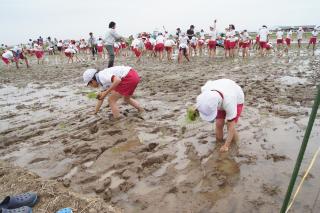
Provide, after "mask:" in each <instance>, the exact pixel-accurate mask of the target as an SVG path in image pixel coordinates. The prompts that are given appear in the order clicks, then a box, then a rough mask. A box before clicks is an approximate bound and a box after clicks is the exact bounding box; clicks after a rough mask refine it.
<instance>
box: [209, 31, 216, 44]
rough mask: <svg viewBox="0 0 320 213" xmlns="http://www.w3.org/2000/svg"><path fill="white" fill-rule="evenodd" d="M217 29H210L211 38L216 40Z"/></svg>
mask: <svg viewBox="0 0 320 213" xmlns="http://www.w3.org/2000/svg"><path fill="white" fill-rule="evenodd" d="M217 34H218V33H217V30H210V32H209V36H210V40H212V41H215V40H216V39H217Z"/></svg>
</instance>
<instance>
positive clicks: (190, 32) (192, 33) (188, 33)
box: [187, 25, 194, 41]
mask: <svg viewBox="0 0 320 213" xmlns="http://www.w3.org/2000/svg"><path fill="white" fill-rule="evenodd" d="M187 36H188V38H189V40H190V41H191V39H192V37H193V36H194V26H193V25H190V28H189V30H187Z"/></svg>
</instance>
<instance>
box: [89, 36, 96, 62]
mask: <svg viewBox="0 0 320 213" xmlns="http://www.w3.org/2000/svg"><path fill="white" fill-rule="evenodd" d="M89 36H90V37H89V39H88V45H89V48H90V50H91V53H92V59H93V60H94V59H95V55H96V54H97V40H96V38H95V37H94V36H93V33H92V32H90V33H89Z"/></svg>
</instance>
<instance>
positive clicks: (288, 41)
mask: <svg viewBox="0 0 320 213" xmlns="http://www.w3.org/2000/svg"><path fill="white" fill-rule="evenodd" d="M286 43H287V45H288V46H290V44H291V39H290V38H286Z"/></svg>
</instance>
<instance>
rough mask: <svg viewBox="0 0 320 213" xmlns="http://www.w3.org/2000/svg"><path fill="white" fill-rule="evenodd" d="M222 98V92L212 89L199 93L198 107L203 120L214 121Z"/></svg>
mask: <svg viewBox="0 0 320 213" xmlns="http://www.w3.org/2000/svg"><path fill="white" fill-rule="evenodd" d="M220 99H221V96H220V94H219V93H217V92H215V91H211V90H207V91H204V92H202V93H201V94H200V95H198V97H197V105H196V107H197V109H198V111H199V113H200V117H201V118H202V119H203V120H205V121H213V120H214V119H215V118H216V117H217V112H218V104H219V100H220Z"/></svg>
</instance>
